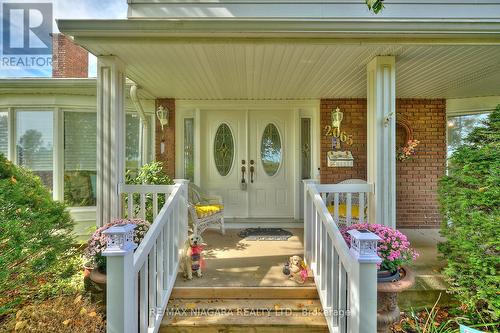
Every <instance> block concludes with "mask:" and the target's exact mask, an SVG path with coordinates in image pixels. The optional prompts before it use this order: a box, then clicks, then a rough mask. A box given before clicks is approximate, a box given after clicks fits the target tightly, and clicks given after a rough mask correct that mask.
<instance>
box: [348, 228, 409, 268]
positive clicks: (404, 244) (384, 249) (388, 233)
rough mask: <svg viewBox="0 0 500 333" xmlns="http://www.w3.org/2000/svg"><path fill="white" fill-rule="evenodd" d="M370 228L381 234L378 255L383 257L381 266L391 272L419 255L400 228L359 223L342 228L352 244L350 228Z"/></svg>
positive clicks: (349, 243)
mask: <svg viewBox="0 0 500 333" xmlns="http://www.w3.org/2000/svg"><path fill="white" fill-rule="evenodd" d="M353 229H355V230H363V229H364V230H369V231H371V232H373V233H374V234H376V235H377V236H379V237H380V238H381V240H379V241H378V246H377V255H378V256H379V257H380V258H382V263H380V265H379V268H380V269H383V270H388V271H390V272H394V271H396V270H397V269H398V268H400V267H401V266H402V265H405V264H408V263H410V262H412V261H413V260H415V259H416V258H417V257H418V253H417V252H416V251H415V250H414V249H412V248H411V247H410V242H409V241H408V238H407V237H406V236H405V235H404V234H403V233H402V232H400V231H399V230H395V229H392V228H389V227H387V226H384V225H381V224H369V223H358V224H352V225H350V226H348V227H344V228H342V229H341V230H340V232H341V233H342V236H343V237H344V239H345V241H346V243H347V244H348V245H349V246H350V245H351V237H350V235H349V234H348V231H349V230H353Z"/></svg>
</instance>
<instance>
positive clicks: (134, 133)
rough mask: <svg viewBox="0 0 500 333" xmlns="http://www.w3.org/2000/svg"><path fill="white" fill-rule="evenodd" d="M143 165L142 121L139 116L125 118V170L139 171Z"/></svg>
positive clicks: (131, 115)
mask: <svg viewBox="0 0 500 333" xmlns="http://www.w3.org/2000/svg"><path fill="white" fill-rule="evenodd" d="M140 163H141V120H140V118H139V116H138V115H137V114H127V115H126V117H125V168H126V169H127V170H137V169H138V168H139V166H140Z"/></svg>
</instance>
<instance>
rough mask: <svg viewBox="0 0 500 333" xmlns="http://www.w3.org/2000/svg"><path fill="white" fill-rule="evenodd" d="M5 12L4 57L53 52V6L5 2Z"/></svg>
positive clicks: (3, 7) (48, 4)
mask: <svg viewBox="0 0 500 333" xmlns="http://www.w3.org/2000/svg"><path fill="white" fill-rule="evenodd" d="M2 13H3V17H2V21H3V23H2V28H3V29H2V30H3V31H2V37H3V43H2V45H3V54H4V55H34V54H37V55H41V54H51V53H52V37H51V33H52V4H51V3H4V4H3V6H2Z"/></svg>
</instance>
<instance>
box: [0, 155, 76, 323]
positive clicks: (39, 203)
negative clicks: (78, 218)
mask: <svg viewBox="0 0 500 333" xmlns="http://www.w3.org/2000/svg"><path fill="white" fill-rule="evenodd" d="M72 230H73V221H72V220H71V218H70V216H69V214H68V212H67V211H66V210H65V206H64V205H63V204H61V203H59V202H56V201H54V200H52V194H51V193H50V192H49V191H48V190H47V189H46V188H45V186H44V185H43V184H42V182H41V181H40V178H38V177H37V176H35V175H34V174H33V173H31V172H30V171H28V170H26V169H24V168H21V167H18V166H15V165H13V164H12V163H11V162H10V161H8V160H7V159H5V157H4V156H3V155H2V154H0V317H1V316H3V315H5V314H6V313H9V312H12V311H14V310H15V309H16V308H17V307H18V306H20V305H22V304H23V303H24V302H25V301H27V300H29V299H31V298H34V297H35V296H36V295H37V294H38V289H39V287H40V284H43V283H45V282H46V279H47V274H48V272H50V271H51V270H53V269H54V267H55V266H56V265H57V264H58V262H60V261H64V260H66V259H67V256H68V251H69V250H70V248H71V247H72V243H73V238H72Z"/></svg>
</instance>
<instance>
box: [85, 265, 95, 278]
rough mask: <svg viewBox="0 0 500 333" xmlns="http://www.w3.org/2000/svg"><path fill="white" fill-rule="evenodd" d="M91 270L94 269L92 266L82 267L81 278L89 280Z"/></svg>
mask: <svg viewBox="0 0 500 333" xmlns="http://www.w3.org/2000/svg"><path fill="white" fill-rule="evenodd" d="M93 269H94V267H93V266H92V265H89V264H85V265H83V278H84V279H88V278H90V273H91V272H92V270H93Z"/></svg>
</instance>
